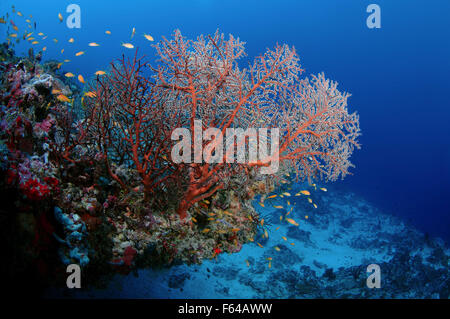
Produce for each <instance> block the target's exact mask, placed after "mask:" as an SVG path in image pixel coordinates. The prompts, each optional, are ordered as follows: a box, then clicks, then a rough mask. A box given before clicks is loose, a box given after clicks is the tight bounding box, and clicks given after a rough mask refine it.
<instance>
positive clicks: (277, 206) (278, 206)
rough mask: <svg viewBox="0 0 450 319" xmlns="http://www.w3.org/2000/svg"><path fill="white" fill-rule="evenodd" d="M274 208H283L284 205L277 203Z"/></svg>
mask: <svg viewBox="0 0 450 319" xmlns="http://www.w3.org/2000/svg"><path fill="white" fill-rule="evenodd" d="M273 207H274V208H280V209H282V208H283V206H280V205H276V206H273Z"/></svg>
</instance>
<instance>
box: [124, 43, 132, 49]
mask: <svg viewBox="0 0 450 319" xmlns="http://www.w3.org/2000/svg"><path fill="white" fill-rule="evenodd" d="M122 46H123V47H125V48H127V49H133V48H134V45H132V44H131V43H122Z"/></svg>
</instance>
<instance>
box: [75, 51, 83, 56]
mask: <svg viewBox="0 0 450 319" xmlns="http://www.w3.org/2000/svg"><path fill="white" fill-rule="evenodd" d="M83 54H84V51H80V52H77V53H75V56H80V55H83Z"/></svg>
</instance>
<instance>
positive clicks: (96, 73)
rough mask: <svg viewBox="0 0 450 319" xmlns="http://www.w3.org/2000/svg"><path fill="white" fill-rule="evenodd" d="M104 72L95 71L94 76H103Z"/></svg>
mask: <svg viewBox="0 0 450 319" xmlns="http://www.w3.org/2000/svg"><path fill="white" fill-rule="evenodd" d="M105 74H106V72H105V71H97V72H95V75H105Z"/></svg>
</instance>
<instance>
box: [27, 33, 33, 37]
mask: <svg viewBox="0 0 450 319" xmlns="http://www.w3.org/2000/svg"><path fill="white" fill-rule="evenodd" d="M32 34H33V32H30V33H28V34H27V35H26V36H25V38H29V37H31V35H32Z"/></svg>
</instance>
